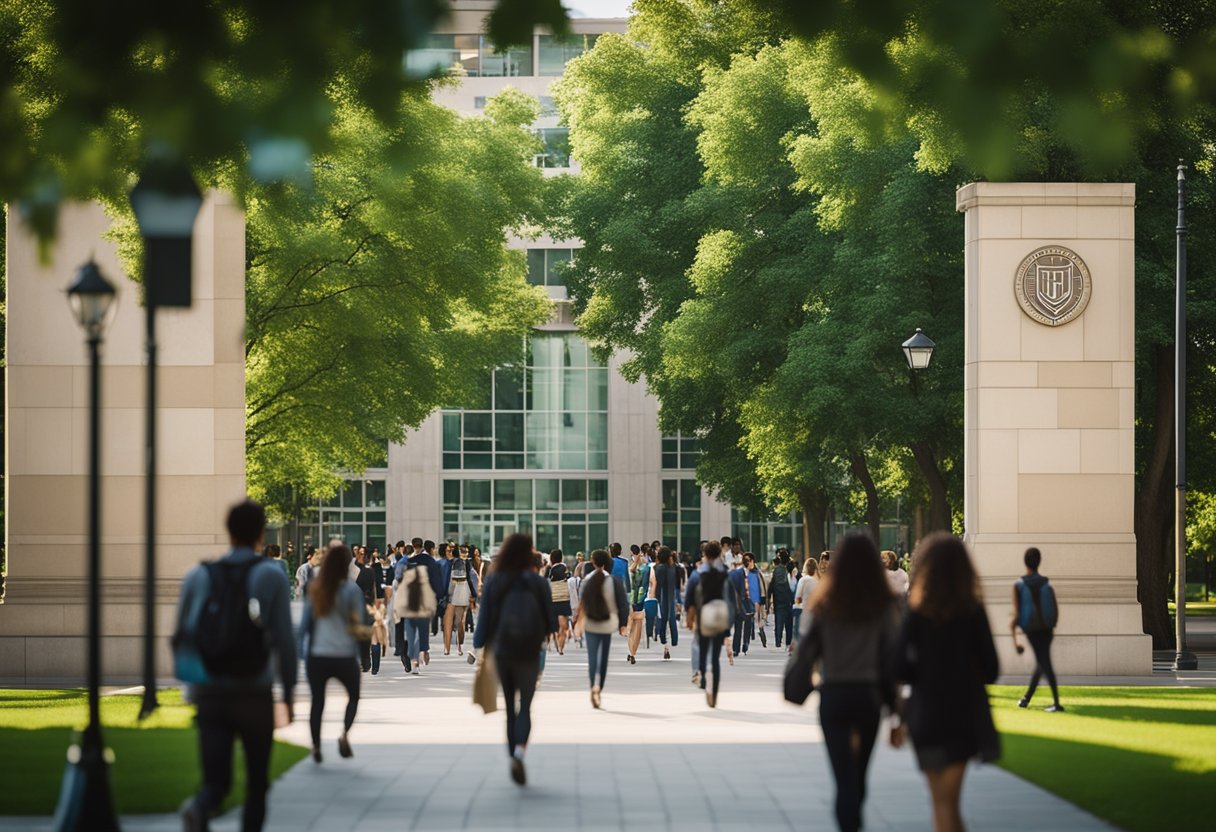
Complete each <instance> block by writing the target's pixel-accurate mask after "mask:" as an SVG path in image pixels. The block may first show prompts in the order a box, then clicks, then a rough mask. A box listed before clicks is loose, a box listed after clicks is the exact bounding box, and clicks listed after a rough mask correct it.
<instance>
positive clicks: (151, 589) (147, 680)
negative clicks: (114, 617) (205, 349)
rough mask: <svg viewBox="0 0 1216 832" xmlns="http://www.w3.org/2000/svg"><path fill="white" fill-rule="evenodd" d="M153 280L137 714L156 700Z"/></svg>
mask: <svg viewBox="0 0 1216 832" xmlns="http://www.w3.org/2000/svg"><path fill="white" fill-rule="evenodd" d="M154 287H155V282H154V281H153V280H152V279H151V276H150V275H149V274H148V273H147V270H146V269H145V272H144V308H145V309H146V311H147V316H146V318H147V320H146V333H147V334H146V339H147V343H146V344H145V350H146V351H147V356H148V379H147V402H146V403H145V406H144V409H145V411H146V419H147V426H146V428H145V430H144V434H145V437H146V442H147V444H146V446H145V448H144V461H145V467H144V696H143V701H142V702H141V703H140V706H139V718H140V719H145V718H146V717H148V716H151V715H152V712H153V711H155V710H156V709H157V707H158V706H159V703H158V702H157V701H156V638H155V637H156V303H155V299H154V297H153V293H154V291H155V288H154Z"/></svg>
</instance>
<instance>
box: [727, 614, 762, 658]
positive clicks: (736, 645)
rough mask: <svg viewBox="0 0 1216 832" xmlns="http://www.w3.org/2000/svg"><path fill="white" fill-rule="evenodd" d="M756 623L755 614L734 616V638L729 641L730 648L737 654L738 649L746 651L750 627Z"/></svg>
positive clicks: (749, 639) (750, 635)
mask: <svg viewBox="0 0 1216 832" xmlns="http://www.w3.org/2000/svg"><path fill="white" fill-rule="evenodd" d="M755 623H756V617H755V614H752V615H746V614H744V615H737V616H735V640H734V641H733V642H731V650H732V651H733V652H734V654H735V655H736V656H737V655H739V651H740V650H742V651H743V652H744V653H746V652H747V647H748V645H749V644H751V641H752V627H753V626H754V625H755Z"/></svg>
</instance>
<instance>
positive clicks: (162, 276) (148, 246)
mask: <svg viewBox="0 0 1216 832" xmlns="http://www.w3.org/2000/svg"><path fill="white" fill-rule="evenodd" d="M130 197H131V208H132V210H133V211H134V212H135V221H136V222H137V223H139V233H140V235H141V236H142V237H143V242H144V308H145V310H146V313H147V316H146V318H147V337H146V347H145V348H146V350H147V356H148V382H147V390H148V392H147V404H146V408H147V414H146V418H147V427H146V429H145V432H146V437H147V446H146V448H145V451H144V459H145V476H144V488H145V497H144V499H145V506H144V511H145V515H146V516H145V520H144V522H145V528H144V535H145V537H146V540H145V544H144V547H145V548H144V698H143V703H142V704H141V706H140V709H139V717H140V719H143V718H144V717H146V716H148V715H149V714H151V713H152V712H153V711H155V710H156V707H157V702H156V308H157V307H158V306H177V307H188V306H190V300H191V297H190V296H191V283H192V271H191V251H192V248H193V238H194V218H195V217H197V216H198V209H199V207H200V206H201V205H202V202H203V200H202V195H201V194H200V192H199V189H198V185H197V184H195V182H194V177H193V175H191V173H190V169H189V168H188V167H186V166H185V165H183V164H180V163H166V162H159V163H156V164H153V165H150V166H149V167H147V168H146V169H145V170H144V171H143V173H142V174H141V175H140V179H139V182H138V183H137V184H136V185H135V187H134V188H132V189H131V194H130Z"/></svg>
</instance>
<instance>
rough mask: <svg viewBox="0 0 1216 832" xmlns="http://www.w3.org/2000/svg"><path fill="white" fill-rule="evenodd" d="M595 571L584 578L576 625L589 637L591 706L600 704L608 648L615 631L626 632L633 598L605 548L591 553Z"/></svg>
mask: <svg viewBox="0 0 1216 832" xmlns="http://www.w3.org/2000/svg"><path fill="white" fill-rule="evenodd" d="M591 564H592V565H593V566H594V567H595V571H594V572H592V573H591V575H590V577H588V578H585V579H584V580H583V586H582V589H581V591H580V593H579V595H580V600H579V605H578V611H577V612H576V613H575V614H574V626H575V629H576V631H577V629H578V628H579V626H580V625H581V626H582V630H583V632H584V634H585V635H586V638H587V675H588V676H589V677H590V681H591V707H593V708H598V707H600V692H601V691H603V689H604V678H605V677H606V676H607V675H608V648H609V647H610V646H611V645H612V634H613V633H614V632H619V633H620V634H621V635H625V632H626V627H627V626H628V625H629V598H628V596H627V594H626V592H625V583H624V581H622V580H621V579H620V578H617V577H615V576H614V575H612V574H611V573H610V572H609V571H608V570H610V569H612V557H611V556H610V555H609V554H608V553H607V552H605V551H604V550H603V549H596V550H595V551H594V552H592V553H591Z"/></svg>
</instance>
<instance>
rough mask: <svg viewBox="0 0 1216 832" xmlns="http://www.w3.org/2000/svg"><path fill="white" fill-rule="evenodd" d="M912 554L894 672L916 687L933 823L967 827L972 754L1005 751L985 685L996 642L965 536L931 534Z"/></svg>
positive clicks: (913, 715) (989, 756) (993, 667)
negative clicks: (966, 779) (966, 777)
mask: <svg viewBox="0 0 1216 832" xmlns="http://www.w3.org/2000/svg"><path fill="white" fill-rule="evenodd" d="M913 562H914V563H915V564H916V569H915V570H914V573H913V578H912V587H911V589H910V590H909V592H908V615H907V617H906V618H905V619H904V624H903V627H902V628H901V630H900V635H899V640H898V641H897V643H896V645H897V647H896V654H895V655H896V674H897V676H898V678H899V679H900V680H901V681H904V682H908V683H910V684H911V687H912V694H911V696H910V697H909V699H908V703H907V707H906V709H905V712H906V717H907V719H906V725H907V730H908V733H909V734H910V735H911V737H912V746H913V748H915V749H916V761H917V764H918V765H919V766H920V769H921V771H923V772H924V773H925V779H926V780H928V782H929V792H930V794H931V795H932V797H933V828H934V829H935V830H937V832H962V830H963V817H962V813H961V811H960V809H959V800H960V798H961V796H962V791H963V774H964V773H965V772H966V769H967V762H968V761H969V760H972V759H980V760H983V761H984V762H991V761H992V760H995V759H996V758H997V757H999V756H1000V738H999V736H998V735H997V732H996V727H995V725H994V724H993V722H992V712H991V710H990V709H989V705H988V692H987V689H986V688H985V685H990V684H992V683H993V682H995V681H996V677H997V673H998V670H999V667H998V664H997V657H996V647H995V646H993V643H992V630H991V628H990V627H989V625H988V614H987V613H986V612H985V611H984V604H983V599H982V597H981V595H980V587H979V577H978V576H977V575H976V572H975V567H974V566H973V565H972V563H971V557H970V555H968V553H967V547H966V546H964V545H963V542H962V541H961V540H959V539H958V538H957V537H954V536H953V535H950V534H946V533H945V532H938V533H936V534H932V535H929V536H928V537H926V538H925V539H924V540H923V541H921V544H920V547H919V548H918V549H917V552H916V555H915V556H914V558H913Z"/></svg>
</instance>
